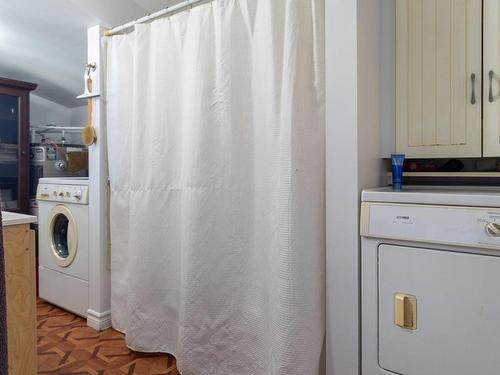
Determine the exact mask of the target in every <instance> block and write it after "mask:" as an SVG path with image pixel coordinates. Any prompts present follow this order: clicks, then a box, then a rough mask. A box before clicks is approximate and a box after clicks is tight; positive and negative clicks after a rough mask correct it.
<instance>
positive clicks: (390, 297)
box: [361, 188, 500, 375]
mask: <svg viewBox="0 0 500 375" xmlns="http://www.w3.org/2000/svg"><path fill="white" fill-rule="evenodd" d="M361 211H362V212H361V235H362V240H361V260H362V263H361V275H362V282H361V284H362V286H361V288H362V290H361V302H362V312H361V315H362V319H361V320H362V374H363V375H391V374H399V375H423V374H425V375H458V374H464V375H465V374H481V375H497V374H499V371H500V356H499V355H498V348H500V298H498V295H499V288H500V189H490V188H474V189H467V188H461V189H456V190H451V189H450V188H408V189H405V190H403V191H401V192H393V191H392V190H390V189H377V190H368V191H364V192H363V194H362V210H361Z"/></svg>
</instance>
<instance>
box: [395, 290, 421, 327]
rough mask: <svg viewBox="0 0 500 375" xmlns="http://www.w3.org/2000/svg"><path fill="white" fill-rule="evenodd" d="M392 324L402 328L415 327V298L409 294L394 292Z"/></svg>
mask: <svg viewBox="0 0 500 375" xmlns="http://www.w3.org/2000/svg"><path fill="white" fill-rule="evenodd" d="M394 324H396V325H397V326H398V327H401V328H404V329H411V330H415V329H417V298H416V297H415V296H412V295H410V294H405V293H395V294H394Z"/></svg>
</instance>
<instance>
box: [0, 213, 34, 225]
mask: <svg viewBox="0 0 500 375" xmlns="http://www.w3.org/2000/svg"><path fill="white" fill-rule="evenodd" d="M36 221H37V219H36V216H31V215H23V214H17V213H14V212H7V211H2V223H3V226H4V227H7V226H9V225H20V224H31V223H36Z"/></svg>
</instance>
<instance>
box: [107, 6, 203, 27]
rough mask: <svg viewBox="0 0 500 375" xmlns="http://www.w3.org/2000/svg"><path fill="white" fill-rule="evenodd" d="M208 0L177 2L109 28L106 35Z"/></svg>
mask: <svg viewBox="0 0 500 375" xmlns="http://www.w3.org/2000/svg"><path fill="white" fill-rule="evenodd" d="M208 1H210V0H185V1H183V2H181V3H179V4H175V5H172V6H169V7H166V8H164V9H162V10H159V11H158V12H154V13H151V14H148V15H147V16H144V17H141V18H138V19H136V20H134V21H130V22H127V23H125V24H123V25H120V26H116V27H113V28H112V29H109V30H107V31H106V32H105V34H104V35H106V36H112V35H116V34H119V33H121V32H122V31H125V30H127V29H130V28H132V27H134V26H135V25H137V24H138V23H146V22H149V21H152V20H155V19H157V18H161V17H166V16H170V15H172V14H174V13H177V12H180V11H183V10H186V9H187V8H192V7H194V6H195V5H200V4H201V3H206V2H208Z"/></svg>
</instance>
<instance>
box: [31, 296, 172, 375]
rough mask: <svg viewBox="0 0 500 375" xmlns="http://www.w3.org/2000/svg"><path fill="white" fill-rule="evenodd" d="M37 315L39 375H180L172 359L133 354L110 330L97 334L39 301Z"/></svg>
mask: <svg viewBox="0 0 500 375" xmlns="http://www.w3.org/2000/svg"><path fill="white" fill-rule="evenodd" d="M37 315H38V322H37V324H38V326H37V334H38V373H39V374H57V375H69V374H79V375H80V374H81V375H83V374H92V375H108V374H109V375H123V374H127V375H160V374H161V375H180V374H179V372H178V371H177V369H176V366H175V358H174V357H172V356H169V355H167V354H144V353H137V352H133V351H131V350H130V349H128V348H127V347H126V345H125V340H124V336H123V335H122V334H121V333H119V332H117V331H115V330H113V329H107V330H105V331H102V332H97V331H95V330H93V329H92V328H90V327H87V324H86V322H85V320H84V319H82V318H80V317H78V316H75V315H73V314H71V313H69V312H67V311H64V310H62V309H59V308H57V307H55V306H53V305H51V304H49V303H47V302H45V301H43V300H38V302H37Z"/></svg>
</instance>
